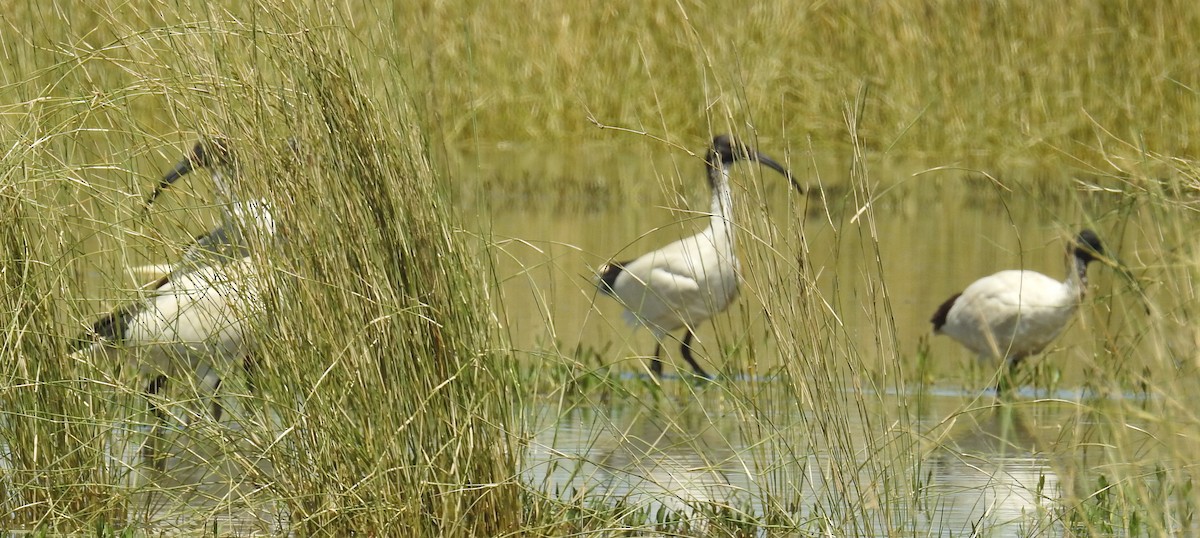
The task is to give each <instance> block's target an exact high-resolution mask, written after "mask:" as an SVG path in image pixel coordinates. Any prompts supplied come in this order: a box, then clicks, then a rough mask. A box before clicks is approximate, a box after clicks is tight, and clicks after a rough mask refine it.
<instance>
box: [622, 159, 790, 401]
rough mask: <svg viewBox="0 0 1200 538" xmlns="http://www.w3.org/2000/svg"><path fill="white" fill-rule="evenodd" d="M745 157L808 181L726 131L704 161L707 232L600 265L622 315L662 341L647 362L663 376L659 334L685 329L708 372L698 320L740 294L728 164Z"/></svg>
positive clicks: (687, 352)
mask: <svg viewBox="0 0 1200 538" xmlns="http://www.w3.org/2000/svg"><path fill="white" fill-rule="evenodd" d="M740 160H752V161H757V162H759V163H761V164H763V165H765V166H767V167H769V168H771V169H774V170H776V171H777V172H779V173H780V174H783V175H784V176H785V177H787V178H788V180H790V181H791V182H792V185H793V186H795V187H796V189H798V190H800V191H801V192H804V188H803V187H801V186H800V184H799V183H797V182H796V180H795V179H794V178H792V175H791V173H789V172H788V171H787V169H786V168H784V167H783V166H781V165H780V164H779V163H777V162H775V161H774V160H772V159H771V158H770V157H767V156H766V155H763V154H762V153H759V152H757V151H754V150H752V149H750V148H749V147H747V146H745V145H742V144H741V143H739V142H737V141H736V140H734V139H732V138H730V137H729V136H727V135H720V136H717V137H715V138H713V141H712V148H711V149H709V150H708V155H707V156H706V157H705V161H704V164H705V166H706V167H707V170H708V186H709V188H711V189H712V213H711V216H710V217H709V221H708V227H707V228H705V229H704V231H702V232H700V233H698V234H696V235H694V236H691V237H687V238H684V239H680V240H678V241H675V242H674V243H671V244H669V245H667V246H664V247H662V248H660V249H658V250H655V251H653V252H648V253H646V254H643V255H642V256H640V257H638V258H637V259H634V260H631V261H624V262H610V263H609V264H607V265H605V266H604V267H603V268H601V269H600V271H599V277H600V281H599V284H598V287H599V289H600V292H602V293H604V294H607V295H611V296H613V297H615V298H616V299H617V300H618V301H620V302H621V304H622V305H623V306H624V307H625V320H626V321H627V322H628V323H629V324H630V325H634V326H637V325H641V326H644V327H646V328H648V329H650V331H651V332H653V333H654V338H655V340H656V341H657V344H656V346H655V348H654V358H653V359H652V362H651V363H650V369H651V371H652V372H653V373H654V375H655V376H657V377H661V376H662V368H663V366H662V357H661V354H662V340H663V338H664V337H666V336H667V334H669V333H670V332H672V331H676V330H679V329H686V331H687V332H686V334H685V335H684V337H683V341H682V343H681V347H680V350H681V352H682V354H683V359H684V360H685V361H687V362H688V364H690V365H691V366H692V369H693V370H695V372H696V374H697V375H699V376H700V377H704V378H709V375H708V373H706V372H705V371H704V369H703V368H701V367H700V365H699V364H698V363H697V362H696V359H695V358H694V357H693V356H692V339H693V338H695V334H694V332H693V331H694V330H695V327H696V325H697V324H699V323H701V322H703V321H705V320H707V319H709V318H711V317H712V316H713V315H715V314H717V313H719V312H722V311H724V310H725V309H726V308H727V307H728V306H729V304H730V303H731V302H733V300H734V298H735V297H737V293H738V272H739V267H738V260H737V256H736V255H735V254H734V240H733V236H734V226H733V197H732V194H731V192H730V187H729V169H730V167H731V166H732V165H733V163H734V162H737V161H740Z"/></svg>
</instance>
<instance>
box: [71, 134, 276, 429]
mask: <svg viewBox="0 0 1200 538" xmlns="http://www.w3.org/2000/svg"><path fill="white" fill-rule="evenodd" d="M197 168H207V169H209V170H210V171H211V173H212V176H213V180H214V182H215V183H216V185H217V193H218V196H220V197H221V198H222V200H221V202H222V204H221V207H222V213H223V224H222V225H221V226H220V227H218V228H216V229H214V230H213V231H211V232H209V233H207V234H205V235H203V236H201V237H200V238H198V239H197V240H196V242H195V243H194V244H193V245H192V246H191V247H190V248H189V249H188V250H187V251H186V252H185V254H184V257H183V259H182V261H180V262H179V263H177V264H174V265H173V266H171V267H170V270H169V271H168V272H167V274H166V275H165V276H163V277H161V278H159V279H158V280H157V281H155V282H153V283H151V284H150V285H148V286H146V287H144V288H143V290H142V291H143V294H144V295H143V297H141V298H140V299H138V300H135V301H132V302H130V303H127V304H125V305H122V306H121V307H119V308H117V309H115V310H113V311H112V312H110V313H109V314H107V315H105V316H103V317H102V318H100V319H99V320H97V321H96V322H95V324H93V326H92V328H91V329H90V330H89V331H88V332H87V333H86V334H85V336H84V337H83V338H81V342H82V343H83V346H81V347H83V348H84V351H87V352H90V353H95V354H104V355H109V356H111V355H114V354H116V355H123V356H125V357H128V359H129V360H130V361H131V363H133V364H135V365H136V366H137V367H138V368H139V370H140V371H141V372H142V373H143V375H148V376H151V377H152V380H151V381H150V383H149V384H148V386H147V388H146V393H147V395H148V396H153V395H155V394H157V393H158V392H159V391H160V390H162V388H163V387H164V385H165V383H166V379H167V377H168V376H172V375H175V374H176V373H179V372H191V373H195V374H197V375H199V376H200V377H201V382H202V386H203V387H204V388H207V389H208V390H210V391H212V392H213V393H215V392H216V390H217V389H218V388H219V387H220V384H221V379H220V375H219V373H218V372H223V371H226V369H227V368H226V366H227V365H228V364H230V363H231V362H232V361H234V360H236V359H237V358H239V357H241V358H243V360H244V362H243V366H244V367H246V368H249V367H250V362H249V358H248V357H246V355H245V353H246V349H247V347H248V344H249V342H248V341H247V332H248V331H247V328H248V326H249V325H250V324H251V323H252V320H253V319H254V318H255V317H256V316H257V315H258V314H259V313H260V311H261V301H260V291H261V285H260V281H259V280H258V276H257V275H256V271H255V267H254V263H253V260H252V259H251V258H250V257H249V247H248V243H247V236H246V233H247V232H248V231H249V227H250V226H256V227H258V228H259V233H269V234H274V232H275V229H274V228H275V227H274V220H273V219H272V218H271V216H270V213H269V212H267V211H266V209H265V208H266V206H265V204H263V203H262V202H257V201H256V202H253V203H250V204H246V203H241V202H238V201H237V200H236V198H235V197H234V196H233V191H232V190H231V189H230V188H229V185H228V184H227V183H226V180H227V178H234V177H236V176H237V162H236V160H235V159H234V157H233V154H232V153H231V152H230V151H229V149H228V146H227V143H226V142H225V141H224V140H220V139H214V140H207V141H201V142H198V143H197V144H196V145H195V147H194V148H193V150H192V151H191V153H190V154H188V155H187V157H185V158H184V159H183V160H182V161H181V162H180V163H179V164H178V165H176V166H175V167H174V168H173V169H172V170H171V171H170V172H168V173H167V174H166V175H165V176H163V178H162V181H161V182H160V183H159V186H158V187H157V188H156V189H155V191H154V193H153V194H152V195H151V196H150V198H149V199H148V200H147V206H149V204H150V203H152V202H153V200H154V199H155V198H156V197H157V196H158V195H159V194H160V193H161V192H162V191H163V190H164V189H165V188H167V187H169V186H170V185H171V184H172V183H173V182H175V181H176V180H178V179H179V178H181V177H183V176H184V175H187V174H188V173H190V172H192V171H194V170H195V169H197ZM201 373H203V375H201ZM151 407H152V410H153V411H154V412H155V413H156V414H157V415H158V416H159V418H160V419H165V415H164V414H163V412H162V411H161V410H160V409H158V408H157V407H156V406H154V405H153V403H151ZM213 416H214V418H215V419H217V420H219V419H220V417H221V406H220V404H219V403H218V402H217V401H216V399H215V397H214V401H213Z"/></svg>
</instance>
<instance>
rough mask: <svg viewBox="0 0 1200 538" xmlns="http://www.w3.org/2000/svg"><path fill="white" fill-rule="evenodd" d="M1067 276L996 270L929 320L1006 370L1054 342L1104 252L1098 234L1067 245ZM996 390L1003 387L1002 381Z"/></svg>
mask: <svg viewBox="0 0 1200 538" xmlns="http://www.w3.org/2000/svg"><path fill="white" fill-rule="evenodd" d="M1067 255H1068V259H1069V261H1068V264H1069V266H1070V267H1069V269H1068V274H1067V279H1066V280H1064V281H1062V282H1059V281H1058V280H1055V279H1053V278H1051V277H1048V276H1046V275H1043V274H1041V273H1038V272H1036V271H1027V270H1009V271H1001V272H999V273H996V274H994V275H991V276H987V277H983V278H981V279H979V280H976V281H975V282H973V283H972V284H971V285H970V286H967V289H965V290H963V292H962V293H959V294H957V295H954V296H953V297H951V298H949V299H948V300H946V302H944V303H942V305H941V306H939V307H938V309H937V312H935V313H934V314H933V318H932V319H931V320H930V321H932V322H933V332H934V334H944V335H947V336H949V337H951V338H953V339H955V340H957V341H958V343H960V344H962V345H963V346H964V347H966V348H967V349H969V350H971V351H973V352H975V353H976V354H977V355H979V356H980V358H983V359H986V358H1003V359H1004V360H1005V361H1007V362H1008V366H1009V369H1008V373H1007V374H1006V375H1008V376H1011V373H1012V371H1013V370H1014V369H1015V368H1016V366H1017V365H1018V364H1019V363H1020V362H1021V361H1022V360H1023V359H1025V358H1026V357H1028V356H1030V355H1035V354H1037V353H1040V352H1041V351H1042V350H1043V349H1045V348H1046V346H1047V345H1049V344H1050V342H1052V341H1054V339H1055V338H1057V337H1058V335H1059V334H1060V333H1062V331H1063V329H1065V328H1066V326H1067V323H1068V322H1069V321H1070V320H1071V316H1072V315H1073V314H1074V313H1075V310H1076V309H1077V308H1078V307H1079V303H1080V301H1081V300H1082V299H1083V296H1084V292H1085V290H1086V288H1087V267H1088V264H1089V263H1091V262H1093V261H1096V260H1099V259H1100V258H1099V256H1103V255H1104V246H1103V245H1101V244H1100V238H1099V237H1097V236H1096V233H1095V232H1093V231H1091V230H1083V231H1081V232H1079V235H1078V236H1077V237H1076V238H1075V240H1074V241H1073V242H1072V243H1071V244H1070V245H1068V248H1067ZM1003 381H1004V380H1003V379H1001V384H1000V385H998V386H997V389H998V390H1000V389H1003V387H1004V383H1003Z"/></svg>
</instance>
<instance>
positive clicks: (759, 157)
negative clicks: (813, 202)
mask: <svg viewBox="0 0 1200 538" xmlns="http://www.w3.org/2000/svg"><path fill="white" fill-rule="evenodd" d="M751 159H752V160H755V161H758V162H759V164H762V165H763V166H766V167H767V168H770V169H772V170H774V171H776V172H779V173H780V174H783V176H784V177H786V178H787V179H788V181H791V182H792V186H793V187H795V188H796V191H797V192H800V193H801V194H803V193H804V192H806V191H807V189H805V188H804V186H803V185H801V184H800V182H798V181H796V178H794V177H792V173H791V172H789V171H788V169H787V168H784V167H783V165H782V164H779V163H777V162H775V160H774V159H772V158H770V157H767V156H766V155H763V154H762V152H758V151H756V152H754V156H753V157H751Z"/></svg>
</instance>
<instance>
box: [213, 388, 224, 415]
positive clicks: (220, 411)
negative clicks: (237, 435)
mask: <svg viewBox="0 0 1200 538" xmlns="http://www.w3.org/2000/svg"><path fill="white" fill-rule="evenodd" d="M212 399H213V400H212V417H213V422H221V415H224V414H225V407H223V406H222V405H221V378H219V377H218V378H217V382H216V383H214V384H213V393H212Z"/></svg>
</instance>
